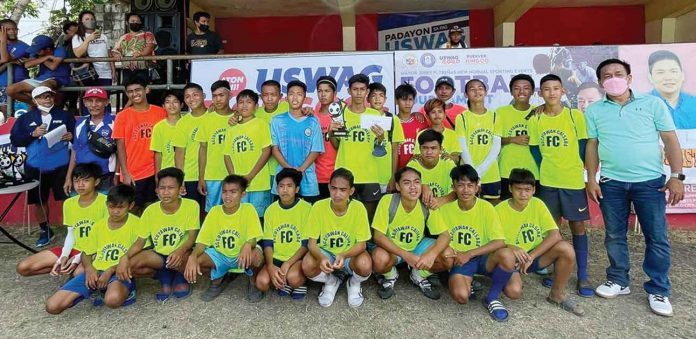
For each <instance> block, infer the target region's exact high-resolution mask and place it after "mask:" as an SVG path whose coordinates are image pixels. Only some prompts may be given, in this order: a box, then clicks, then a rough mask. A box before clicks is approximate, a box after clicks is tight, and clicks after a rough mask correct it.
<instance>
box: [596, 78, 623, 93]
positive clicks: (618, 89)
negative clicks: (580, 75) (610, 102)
mask: <svg viewBox="0 0 696 339" xmlns="http://www.w3.org/2000/svg"><path fill="white" fill-rule="evenodd" d="M602 87H604V90H605V91H607V94H609V95H611V96H614V97H616V96H619V95H621V94H624V93H626V91H627V90H628V80H626V78H617V77H614V78H609V79H607V80H604V82H603V83H602Z"/></svg>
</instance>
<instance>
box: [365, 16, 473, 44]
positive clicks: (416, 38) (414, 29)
mask: <svg viewBox="0 0 696 339" xmlns="http://www.w3.org/2000/svg"><path fill="white" fill-rule="evenodd" d="M377 25H378V29H379V33H378V39H379V49H380V50H383V51H388V50H405V49H434V48H438V47H440V45H442V44H444V43H447V41H448V39H449V38H448V33H449V29H450V28H451V27H452V26H459V28H461V29H462V31H463V35H462V40H463V41H465V42H466V44H467V45H469V11H439V12H421V13H397V14H380V15H379V17H378V18H377Z"/></svg>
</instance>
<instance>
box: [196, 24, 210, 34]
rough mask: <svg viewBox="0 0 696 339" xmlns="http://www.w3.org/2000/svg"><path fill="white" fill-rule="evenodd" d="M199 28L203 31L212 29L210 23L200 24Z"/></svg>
mask: <svg viewBox="0 0 696 339" xmlns="http://www.w3.org/2000/svg"><path fill="white" fill-rule="evenodd" d="M198 28H199V29H200V30H201V32H207V31H208V30H209V29H210V26H208V25H200V26H198Z"/></svg>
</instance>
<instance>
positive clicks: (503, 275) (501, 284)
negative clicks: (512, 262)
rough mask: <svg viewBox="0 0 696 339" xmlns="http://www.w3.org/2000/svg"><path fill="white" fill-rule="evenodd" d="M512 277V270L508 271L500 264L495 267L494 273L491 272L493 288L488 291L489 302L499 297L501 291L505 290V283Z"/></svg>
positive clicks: (487, 298) (487, 299) (487, 300)
mask: <svg viewBox="0 0 696 339" xmlns="http://www.w3.org/2000/svg"><path fill="white" fill-rule="evenodd" d="M510 277H512V271H510V272H508V271H506V270H504V269H502V268H500V266H496V267H495V269H494V270H493V273H492V274H491V280H493V283H492V284H491V290H490V291H488V296H486V303H487V304H488V303H490V302H491V301H493V300H496V299H498V297H499V296H500V292H502V291H503V289H504V288H505V285H507V283H508V281H509V280H510Z"/></svg>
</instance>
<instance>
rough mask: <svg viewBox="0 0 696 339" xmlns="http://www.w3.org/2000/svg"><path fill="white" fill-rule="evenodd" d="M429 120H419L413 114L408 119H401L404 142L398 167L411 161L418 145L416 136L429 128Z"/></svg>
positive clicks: (400, 148) (400, 149) (400, 150)
mask: <svg viewBox="0 0 696 339" xmlns="http://www.w3.org/2000/svg"><path fill="white" fill-rule="evenodd" d="M428 127H429V125H428V121H427V120H424V121H423V122H419V121H418V119H416V118H415V117H414V116H413V114H411V116H410V117H409V118H408V119H407V120H401V128H403V130H404V142H403V143H402V144H401V146H400V147H399V163H398V165H397V169H399V168H402V167H404V166H406V164H408V162H409V161H411V157H413V154H414V151H415V147H416V136H418V133H420V131H422V130H424V129H426V128H428Z"/></svg>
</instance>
